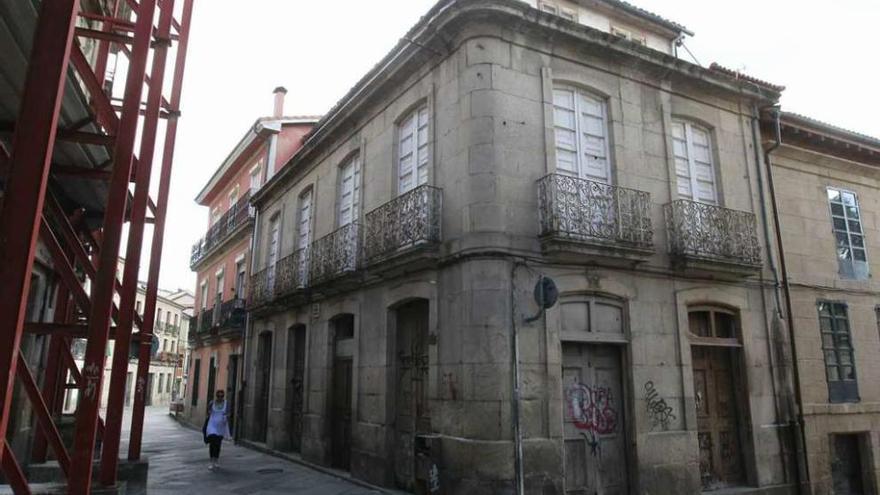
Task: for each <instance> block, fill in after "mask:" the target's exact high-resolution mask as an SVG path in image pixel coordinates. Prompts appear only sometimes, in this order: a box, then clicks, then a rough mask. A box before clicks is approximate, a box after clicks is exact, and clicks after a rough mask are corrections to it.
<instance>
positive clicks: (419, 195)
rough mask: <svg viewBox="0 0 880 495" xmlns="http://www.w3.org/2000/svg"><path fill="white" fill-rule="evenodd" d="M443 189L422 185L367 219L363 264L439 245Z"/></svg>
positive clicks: (376, 211) (370, 213)
mask: <svg viewBox="0 0 880 495" xmlns="http://www.w3.org/2000/svg"><path fill="white" fill-rule="evenodd" d="M442 199H443V190H442V189H439V188H436V187H432V186H428V185H423V186H419V187H417V188H415V189H413V190H412V191H409V192H407V193H404V194H401V195H400V196H398V197H396V198H394V199H392V200H391V201H389V202H387V203H385V204H384V205H382V206H380V207H378V208H376V209H375V210H373V211H371V212H369V213H367V214H366V215H365V217H364V230H365V233H364V263H365V264H368V265H369V264H372V263H376V262H379V261H382V260H383V259H386V258H388V257H389V256H391V255H393V254H395V253H397V252H399V251H402V250H404V249H407V248H410V247H413V246H416V245H419V244H426V243H439V242H440V238H441V237H440V222H441V218H442V217H441V215H442Z"/></svg>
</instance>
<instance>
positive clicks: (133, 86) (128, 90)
mask: <svg viewBox="0 0 880 495" xmlns="http://www.w3.org/2000/svg"><path fill="white" fill-rule="evenodd" d="M156 2H157V0H141V1H140V3H139V4H138V9H137V21H136V23H135V31H134V38H133V43H132V50H131V52H132V57H131V58H130V60H129V67H128V75H127V78H126V81H125V96H124V99H123V104H122V114H121V116H120V119H119V126H118V128H117V130H116V133H115V137H116V144H115V146H114V149H113V175H112V179H111V180H110V190H109V193H108V199H107V207H106V211H105V214H104V222H103V232H102V233H103V235H102V237H103V241H102V245H101V253H100V258H99V260H100V262H99V264H98V273H97V277H96V279H95V281H94V284H93V287H92V294H91V299H92V307H91V311H90V312H89V333H88V340H87V342H86V353H85V359H84V360H83V371H82V374H83V379H84V380H85V390H83V393H82V394H81V395H80V401H79V409H78V411H77V415H76V429H75V432H74V440H73V459H72V466H71V473H70V478H69V480H68V493H71V494H84V493H89V490H90V488H91V482H92V476H91V475H92V461H93V452H94V449H95V432H96V430H97V428H98V410H99V408H100V405H101V385H102V383H101V382H102V378H103V373H104V364H105V363H104V359H105V355H106V351H107V340H108V337H109V332H110V318H111V308H112V306H113V294H114V292H115V284H116V268H117V259H118V256H119V246H120V241H121V237H122V225H123V223H124V221H125V214H126V205H127V202H128V196H129V190H128V184H129V180H130V177H131V167H132V162H133V161H134V145H135V138H136V135H137V131H138V118H139V110H140V101H141V95H142V92H143V87H144V77H145V76H146V66H147V56H148V54H149V51H150V43H151V41H152V30H153V14H154V12H155V9H156ZM141 179H142V177H139V180H141ZM131 302H132V301H124V300H121V301H120V306H125V305H127V304H129V303H131ZM108 406H114V407H115V406H116V405H110V404H108Z"/></svg>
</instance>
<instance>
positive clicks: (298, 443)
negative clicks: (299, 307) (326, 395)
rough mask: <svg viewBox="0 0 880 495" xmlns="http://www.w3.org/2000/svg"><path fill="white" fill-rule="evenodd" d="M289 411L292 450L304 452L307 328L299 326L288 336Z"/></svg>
mask: <svg viewBox="0 0 880 495" xmlns="http://www.w3.org/2000/svg"><path fill="white" fill-rule="evenodd" d="M287 338H288V350H287V352H288V354H287V356H288V357H287V359H288V364H287V366H288V372H289V373H290V379H289V383H288V387H289V389H288V395H287V396H288V411H289V414H290V425H289V427H288V431H289V434H290V449H291V450H292V451H294V452H300V451H301V450H302V425H303V380H304V377H305V369H306V328H305V327H303V326H297V327H293V328H291V329H290V335H288V337H287Z"/></svg>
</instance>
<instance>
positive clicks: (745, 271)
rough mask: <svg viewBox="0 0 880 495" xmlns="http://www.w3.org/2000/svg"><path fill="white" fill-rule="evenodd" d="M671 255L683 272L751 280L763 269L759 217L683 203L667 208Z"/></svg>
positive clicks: (673, 203)
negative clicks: (748, 278) (741, 277)
mask: <svg viewBox="0 0 880 495" xmlns="http://www.w3.org/2000/svg"><path fill="white" fill-rule="evenodd" d="M664 213H665V215H666V229H667V232H668V236H669V255H670V256H671V258H672V261H673V265H674V266H675V267H677V268H679V269H683V270H686V271H693V272H698V273H708V274H716V275H717V274H721V275H725V274H726V275H734V276H748V275H753V274H755V273H757V272H758V270H760V268H761V248H760V245H759V243H758V229H757V225H756V224H757V222H756V219H755V214H754V213H750V212H747V211H738V210H732V209H730V208H724V207H721V206H716V205H710V204H705V203H698V202H696V201H690V200H686V199H679V200H676V201H673V202H671V203H669V204H667V205H666V206H665V207H664Z"/></svg>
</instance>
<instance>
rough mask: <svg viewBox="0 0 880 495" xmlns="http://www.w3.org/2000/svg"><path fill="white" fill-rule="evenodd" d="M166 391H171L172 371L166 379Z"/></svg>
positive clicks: (168, 392) (167, 392)
mask: <svg viewBox="0 0 880 495" xmlns="http://www.w3.org/2000/svg"><path fill="white" fill-rule="evenodd" d="M165 393H166V394H170V393H171V373H168V379H167V380H165Z"/></svg>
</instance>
